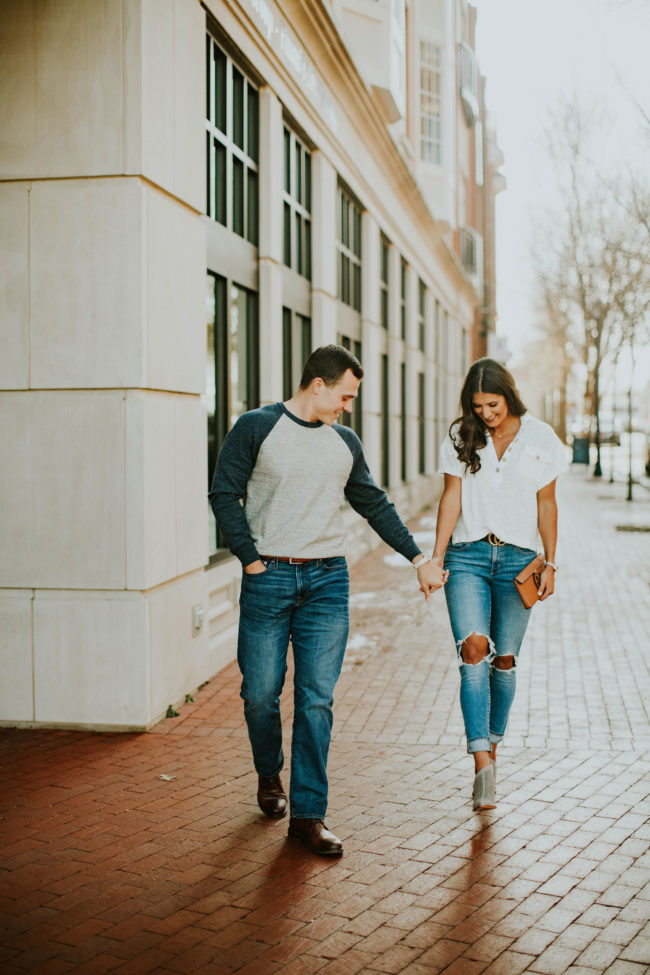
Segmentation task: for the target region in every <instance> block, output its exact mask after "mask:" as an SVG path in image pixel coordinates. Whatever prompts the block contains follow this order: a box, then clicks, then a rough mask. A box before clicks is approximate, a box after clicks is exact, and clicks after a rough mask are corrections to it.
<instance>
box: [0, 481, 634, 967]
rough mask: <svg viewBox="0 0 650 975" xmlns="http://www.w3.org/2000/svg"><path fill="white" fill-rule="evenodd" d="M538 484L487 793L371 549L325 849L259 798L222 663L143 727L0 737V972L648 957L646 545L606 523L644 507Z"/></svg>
mask: <svg viewBox="0 0 650 975" xmlns="http://www.w3.org/2000/svg"><path fill="white" fill-rule="evenodd" d="M560 494H561V506H562V507H561V538H562V543H561V548H560V552H559V560H560V562H561V564H562V567H561V572H560V574H559V576H558V586H559V593H558V595H557V596H556V597H554V599H553V600H551V601H549V603H548V604H547V605H546V606H544V607H540V608H539V609H537V610H536V611H535V615H534V617H533V621H532V623H531V627H530V630H529V634H528V636H527V640H526V644H525V647H524V650H523V651H522V657H521V660H520V666H519V690H518V696H517V700H516V701H515V706H514V709H513V714H512V718H511V726H510V729H509V733H508V736H507V739H506V742H505V743H504V745H503V746H502V747H501V749H500V751H499V776H498V808H497V809H496V810H494V811H493V812H489V813H482V814H476V813H473V812H472V809H471V801H470V792H471V760H470V758H469V757H468V756H467V755H466V754H465V752H464V745H463V740H462V723H461V718H460V710H459V706H458V674H457V667H456V663H455V659H454V647H453V642H452V640H451V635H450V630H449V624H448V621H447V616H446V611H445V608H444V599H443V597H442V595H441V594H438V595H437V596H436V597H435V598H434V600H433V602H432V603H431V604H430V605H428V606H427V605H425V603H424V601H423V600H422V599H421V596H420V595H419V594H418V593H417V592H416V591H415V587H414V574H413V572H412V571H411V570H410V569H408V568H406V567H397V566H395V565H394V564H393V563H394V561H395V560H394V559H392V558H391V557H390V556H387V551H386V550H385V549H381V550H379V551H378V552H375V553H373V554H372V555H370V556H368V557H367V558H365V559H364V560H363V561H362V562H361V563H359V564H358V565H357V566H356V567H355V568H354V570H353V586H352V588H353V599H352V605H353V627H352V631H351V638H350V645H349V650H348V655H347V659H346V664H345V667H344V673H343V676H342V678H341V681H340V684H339V687H338V691H337V701H336V708H335V715H336V723H335V735H334V739H333V743H332V750H331V757H330V773H331V776H330V778H331V804H330V812H329V815H328V823H329V825H330V826H331V827H332V828H333V829H335V831H336V832H337V833H338V834H339V835H340V836H341V837H342V838H343V840H344V842H345V855H344V856H343V858H342V859H340V860H335V861H329V860H325V859H319V858H316V857H313V856H311V855H310V854H309V853H308V852H307V851H306V850H305V849H304V848H303V847H301V846H300V845H296V844H294V843H293V842H291V841H289V840H288V839H287V837H286V821H285V822H282V821H280V822H277V821H271V820H264V819H263V818H260V816H259V815H258V810H257V806H256V802H255V787H256V779H255V776H254V773H253V772H252V770H251V763H250V758H249V746H248V741H247V738H246V732H245V728H244V725H243V719H242V714H241V702H240V700H239V696H238V683H239V679H238V674H237V671H236V668H235V667H234V666H231V667H228V668H227V669H226V670H225V671H223V672H222V673H221V674H219V675H218V676H217V677H215V678H214V679H213V680H212V681H210V683H209V684H208V685H206V686H205V687H203V688H202V689H201V690H200V692H199V693H198V694H197V700H196V703H194V704H188V705H185V706H184V707H183V708H182V710H181V714H180V716H179V717H178V718H174V719H169V720H165V721H163V722H162V723H161V724H160V725H159V726H158V727H157V728H156V729H154V731H153V732H151V733H149V734H146V735H94V734H85V733H80V732H66V731H24V730H9V729H0V842H1V843H2V853H1V854H0V971H1V972H2V973H3V975H14V973H16V975H18V973H20V975H23V973H25V972H28V973H35V972H43V973H47V975H59V973H60V975H65V973H78V975H80V973H103V972H107V973H108V972H119V973H121V975H127V973H128V975H145V973H165V975H180V973H190V972H191V973H193V975H203V973H210V975H221V973H223V975H230V973H233V972H238V973H243V975H271V973H274V972H282V973H285V975H311V973H316V972H318V973H320V975H338V973H340V975H355V973H357V972H359V973H400V975H406V973H409V975H432V973H441V972H445V973H447V975H517V973H519V972H536V973H540V975H543V973H547V975H556V973H557V975H560V973H565V972H566V973H567V975H595V973H604V972H608V973H612V975H641V973H643V972H650V799H649V792H650V784H649V783H650V718H649V713H648V712H649V709H650V673H649V663H648V660H649V656H650V654H649V653H648V651H649V650H650V646H649V643H648V637H647V634H648V630H649V629H650V589H649V585H648V583H649V581H650V546H649V545H648V535H647V533H645V534H644V533H640V532H639V533H635V532H629V531H625V532H621V531H617V530H616V529H617V526H619V525H628V526H629V525H637V526H643V525H645V526H648V525H649V524H650V502H649V501H647V500H645V499H641V500H639V501H635V502H634V503H633V504H631V505H629V504H626V503H625V501H624V500H622V499H623V496H624V489H623V487H622V486H621V485H610V484H607V483H603V484H598V483H594V482H593V481H591V480H590V479H588V478H587V477H586V476H585V473H584V472H583V471H574V470H572V471H571V472H570V474H569V476H568V477H567V478H565V479H564V483H563V484H562V486H561V491H560ZM415 529H416V531H417V532H418V534H419V535H421V536H422V538H423V541H426V538H427V536H428V535H430V534H431V530H432V520H431V518H430V517H427V516H426V515H425V516H423V517H422V518H421V519H419V521H418V522H417V524H416V525H415ZM427 545H428V542H427ZM4 679H8V675H4ZM285 696H286V698H287V700H286V701H285V705H284V706H285V709H286V715H287V719H289V718H290V693H289V692H287V693H286V694H285ZM161 775H166V776H172V777H173V778H171V780H170V781H165V780H163V779H161Z"/></svg>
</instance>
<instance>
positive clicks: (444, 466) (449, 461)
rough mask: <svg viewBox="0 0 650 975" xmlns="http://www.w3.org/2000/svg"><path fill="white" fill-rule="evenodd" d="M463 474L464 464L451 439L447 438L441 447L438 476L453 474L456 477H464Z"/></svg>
mask: <svg viewBox="0 0 650 975" xmlns="http://www.w3.org/2000/svg"><path fill="white" fill-rule="evenodd" d="M463 473H464V470H463V464H461V462H460V460H459V459H458V454H457V453H456V450H455V449H454V445H453V443H452V440H451V437H450V436H447V437H445V439H444V440H443V441H442V444H441V445H440V460H439V463H438V474H453V475H454V477H462V476H463Z"/></svg>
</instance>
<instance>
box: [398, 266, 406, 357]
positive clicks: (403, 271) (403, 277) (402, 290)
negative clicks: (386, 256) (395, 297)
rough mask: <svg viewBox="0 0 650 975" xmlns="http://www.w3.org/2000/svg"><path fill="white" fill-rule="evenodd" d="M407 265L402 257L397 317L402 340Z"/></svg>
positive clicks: (403, 334)
mask: <svg viewBox="0 0 650 975" xmlns="http://www.w3.org/2000/svg"><path fill="white" fill-rule="evenodd" d="M407 267H408V265H407V263H406V261H405V260H404V258H402V260H401V262H400V272H399V274H400V277H399V319H400V332H401V335H402V340H404V339H406V268H407Z"/></svg>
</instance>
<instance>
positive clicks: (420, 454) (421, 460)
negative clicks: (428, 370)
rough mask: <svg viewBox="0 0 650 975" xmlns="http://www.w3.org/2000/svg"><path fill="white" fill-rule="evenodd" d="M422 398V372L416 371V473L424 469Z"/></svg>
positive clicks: (424, 424)
mask: <svg viewBox="0 0 650 975" xmlns="http://www.w3.org/2000/svg"><path fill="white" fill-rule="evenodd" d="M424 407H425V400H424V373H423V372H419V373H418V473H420V474H424V472H425V470H426V449H425V436H426V418H425V408H424Z"/></svg>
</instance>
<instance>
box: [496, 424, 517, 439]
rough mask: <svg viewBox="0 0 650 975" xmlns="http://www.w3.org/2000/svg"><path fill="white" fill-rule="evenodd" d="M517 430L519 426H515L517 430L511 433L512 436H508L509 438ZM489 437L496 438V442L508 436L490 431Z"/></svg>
mask: <svg viewBox="0 0 650 975" xmlns="http://www.w3.org/2000/svg"><path fill="white" fill-rule="evenodd" d="M518 430H519V426H517V430H513V431H512V434H510V436H513V435H514V434H515V433H517V431H518ZM490 435H491V436H492V438H494V437H497V439H498V440H503V438H504V437H507V436H508V434H506V433H497V432H496V431H490Z"/></svg>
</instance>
